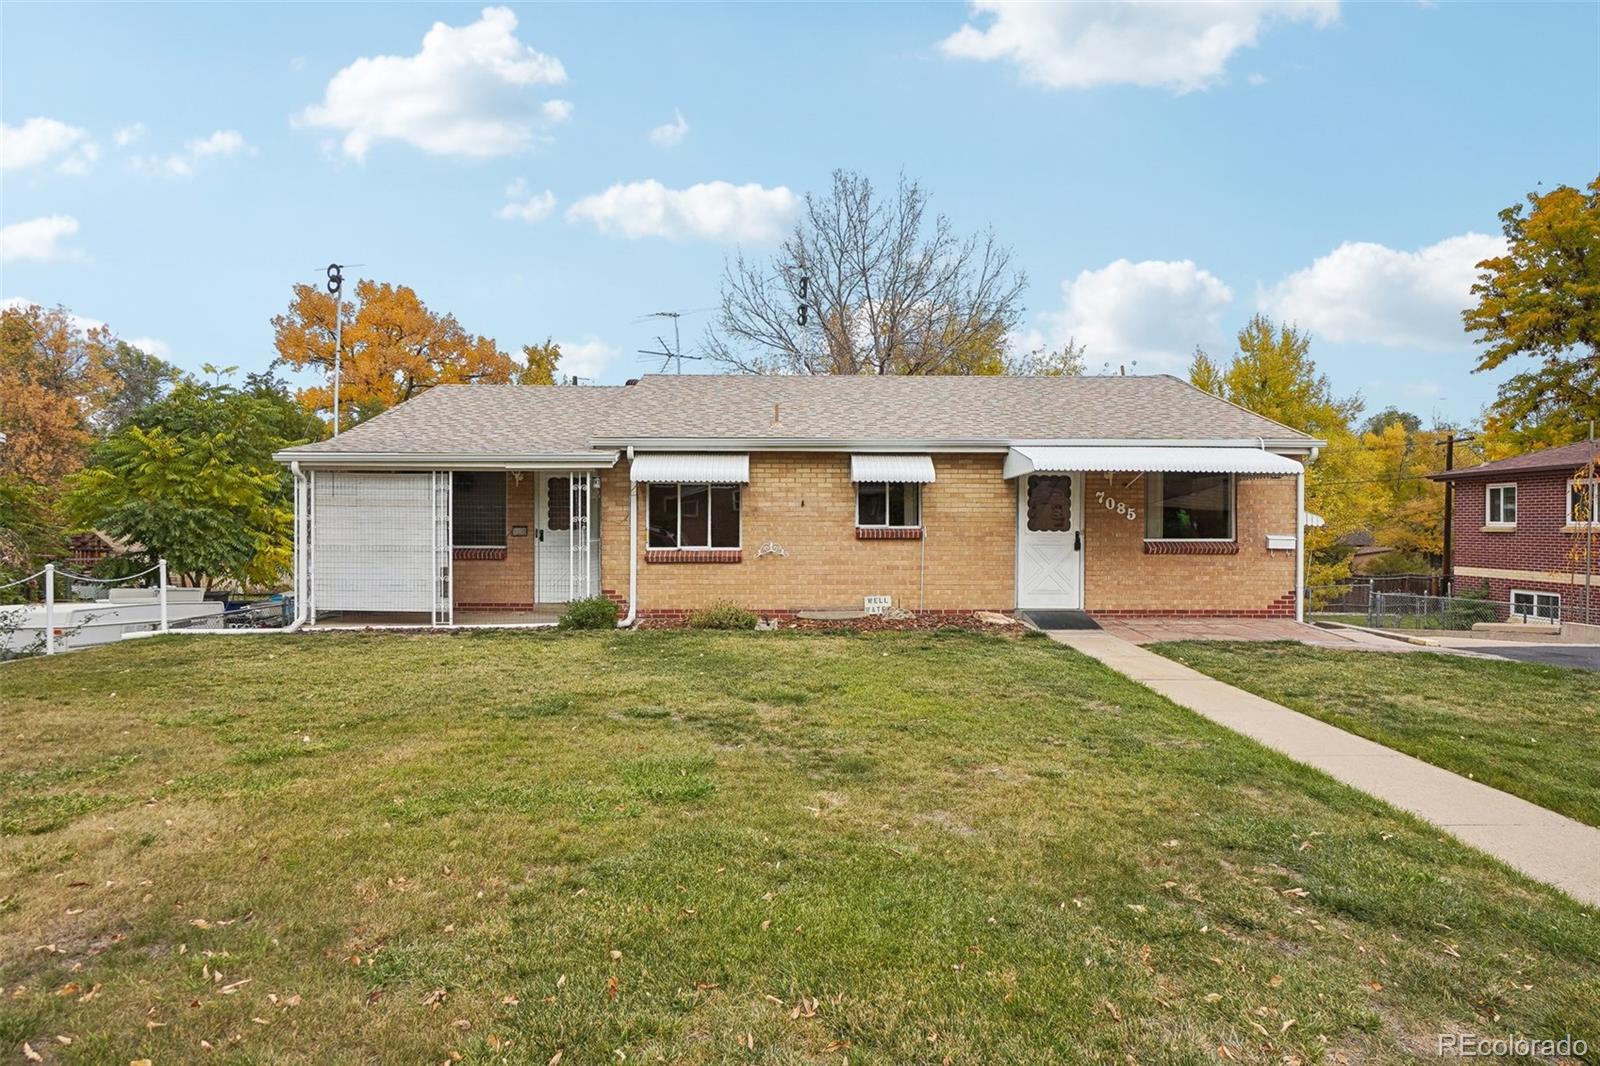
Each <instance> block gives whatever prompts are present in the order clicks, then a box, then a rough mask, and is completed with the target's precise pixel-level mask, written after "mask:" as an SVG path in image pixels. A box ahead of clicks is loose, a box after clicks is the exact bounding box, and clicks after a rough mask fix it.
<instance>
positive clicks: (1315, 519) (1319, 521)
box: [1304, 511, 1328, 529]
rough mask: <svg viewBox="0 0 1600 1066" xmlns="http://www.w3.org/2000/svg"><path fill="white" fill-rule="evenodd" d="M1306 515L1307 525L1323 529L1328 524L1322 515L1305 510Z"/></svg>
mask: <svg viewBox="0 0 1600 1066" xmlns="http://www.w3.org/2000/svg"><path fill="white" fill-rule="evenodd" d="M1304 517H1305V523H1306V525H1307V526H1309V527H1310V528H1312V529H1321V528H1322V527H1323V526H1325V525H1327V524H1328V523H1327V522H1326V521H1325V520H1324V519H1323V517H1322V516H1321V515H1319V514H1312V513H1311V512H1310V511H1306V512H1304Z"/></svg>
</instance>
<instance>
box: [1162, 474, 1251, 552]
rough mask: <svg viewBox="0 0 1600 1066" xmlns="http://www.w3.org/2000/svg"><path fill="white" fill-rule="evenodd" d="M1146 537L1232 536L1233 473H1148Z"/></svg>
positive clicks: (1199, 538)
mask: <svg viewBox="0 0 1600 1066" xmlns="http://www.w3.org/2000/svg"><path fill="white" fill-rule="evenodd" d="M1144 538H1145V540H1232V539H1233V475H1232V474H1179V473H1152V474H1146V475H1145V512H1144Z"/></svg>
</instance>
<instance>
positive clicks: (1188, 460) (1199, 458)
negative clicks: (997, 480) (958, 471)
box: [1005, 445, 1302, 477]
mask: <svg viewBox="0 0 1600 1066" xmlns="http://www.w3.org/2000/svg"><path fill="white" fill-rule="evenodd" d="M1301 469H1302V468H1301V466H1300V464H1299V463H1297V462H1295V461H1294V460H1293V459H1290V458H1289V457H1287V456H1284V455H1278V454H1277V453H1276V452H1269V451H1265V450H1263V449H1261V448H1194V447H1177V448H1170V447H1160V446H1156V445H1121V446H1119V445H1101V446H1091V445H1082V446H1078V445H1065V446H1048V447H1047V446H1040V447H1017V448H1012V449H1011V451H1010V453H1008V454H1007V455H1006V465H1005V476H1006V477H1020V476H1022V475H1023V474H1031V473H1033V472H1034V471H1043V472H1045V473H1066V472H1071V471H1079V470H1082V471H1086V472H1089V473H1130V474H1132V473H1158V472H1159V473H1172V474H1298V473H1300V471H1301Z"/></svg>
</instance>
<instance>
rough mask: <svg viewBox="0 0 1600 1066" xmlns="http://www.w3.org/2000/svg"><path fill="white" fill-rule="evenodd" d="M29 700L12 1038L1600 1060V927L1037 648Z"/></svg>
mask: <svg viewBox="0 0 1600 1066" xmlns="http://www.w3.org/2000/svg"><path fill="white" fill-rule="evenodd" d="M3 683H4V685H5V690H4V694H3V698H4V707H5V709H4V716H3V719H4V728H5V735H4V740H3V745H0V787H3V791H0V818H3V819H4V821H3V822H0V824H3V826H4V830H3V832H4V835H3V837H0V985H3V986H4V996H3V998H0V1047H4V1048H6V1049H7V1051H8V1053H15V1052H16V1051H17V1050H19V1049H20V1048H21V1046H22V1044H23V1042H27V1043H28V1044H29V1045H30V1046H31V1047H32V1048H33V1049H35V1051H36V1052H37V1053H39V1054H41V1055H43V1056H45V1057H46V1058H47V1059H49V1060H52V1061H62V1062H108V1061H109V1062H126V1061H129V1060H132V1059H137V1058H150V1059H152V1060H153V1061H154V1062H157V1063H163V1062H174V1061H191V1060H194V1059H195V1058H196V1057H198V1056H199V1055H201V1054H202V1053H204V1052H205V1049H206V1047H207V1046H209V1047H210V1048H211V1049H212V1050H214V1051H217V1052H220V1053H225V1057H227V1058H230V1059H232V1060H235V1061H249V1062H289V1061H306V1060H316V1061H319V1062H372V1061H405V1062H439V1061H444V1060H445V1059H446V1058H447V1057H449V1056H451V1055H459V1056H461V1057H462V1061H468V1062H472V1061H483V1062H489V1061H500V1060H501V1058H502V1057H506V1058H507V1059H508V1060H509V1061H518V1062H536V1063H544V1062H547V1061H548V1060H549V1059H550V1058H551V1057H552V1056H553V1055H554V1054H555V1053H556V1052H557V1051H560V1052H562V1055H563V1059H562V1061H563V1062H568V1063H570V1062H604V1061H611V1062H615V1061H619V1060H618V1059H617V1058H616V1054H617V1052H618V1051H620V1052H621V1053H622V1054H623V1055H625V1056H626V1061H629V1062H638V1061H658V1060H664V1061H672V1062H724V1061H740V1062H743V1061H762V1062H774V1063H783V1062H812V1061H816V1062H838V1061H840V1057H841V1056H842V1055H847V1056H848V1057H849V1059H850V1060H851V1061H852V1062H885V1063H899V1062H942V1061H945V1060H946V1059H947V1058H948V1059H949V1060H950V1061H952V1062H984V1061H994V1062H1002V1061H1004V1062H1015V1061H1052V1060H1054V1061H1070V1062H1078V1061H1084V1060H1100V1061H1106V1062H1112V1061H1115V1062H1122V1061H1125V1058H1126V1057H1127V1056H1133V1057H1135V1058H1137V1059H1139V1060H1141V1061H1163V1062H1197V1063H1198V1062H1208V1063H1209V1062H1215V1061H1217V1060H1218V1056H1219V1054H1220V1055H1224V1056H1226V1057H1231V1058H1232V1059H1233V1060H1235V1061H1241V1062H1273V1063H1282V1062H1285V1061H1294V1060H1298V1061H1303V1062H1312V1061H1318V1060H1319V1059H1327V1058H1331V1056H1332V1055H1333V1054H1334V1052H1335V1051H1336V1050H1340V1049H1349V1051H1358V1052H1359V1055H1360V1057H1365V1058H1368V1059H1376V1060H1387V1059H1395V1060H1399V1059H1403V1058H1404V1057H1406V1056H1407V1055H1408V1054H1411V1053H1412V1052H1413V1050H1414V1049H1413V1045H1414V1042H1415V1040H1416V1039H1418V1036H1417V1034H1419V1033H1420V1034H1427V1033H1430V1032H1434V1031H1443V1030H1444V1029H1446V1028H1450V1027H1465V1028H1469V1029H1473V1030H1475V1031H1479V1032H1484V1033H1504V1032H1518V1033H1524V1034H1529V1035H1539V1036H1543V1035H1550V1034H1556V1035H1559V1034H1560V1033H1563V1032H1572V1033H1573V1034H1574V1035H1580V1036H1583V1037H1585V1038H1586V1039H1588V1040H1589V1041H1590V1043H1591V1046H1597V1045H1600V1008H1597V1006H1596V1005H1597V1004H1600V978H1597V976H1596V969H1595V966H1594V960H1595V958H1597V957H1600V915H1597V914H1596V912H1595V911H1593V910H1589V909H1585V908H1582V907H1580V906H1579V905H1577V904H1575V903H1573V902H1572V901H1570V900H1568V899H1566V898H1564V897H1561V896H1560V895H1558V894H1557V893H1555V892H1554V891H1551V890H1548V889H1545V888H1543V887H1542V886H1539V885H1537V884H1534V883H1531V882H1528V881H1526V880H1524V879H1522V878H1520V877H1518V876H1517V875H1515V874H1513V873H1511V872H1510V871H1508V870H1506V869H1505V868H1503V867H1501V866H1499V865H1498V864H1496V863H1494V862H1492V861H1490V860H1488V859H1487V858H1485V857H1483V856H1481V855H1479V854H1477V853H1475V852H1472V851H1469V850H1468V849H1466V848H1464V847H1462V846H1460V845H1458V844H1456V843H1454V842H1453V841H1450V840H1448V839H1442V838H1441V835H1440V834H1439V833H1437V832H1436V831H1434V830H1432V829H1430V828H1429V827H1427V826H1425V825H1422V824H1420V823H1418V822H1416V821H1414V820H1412V819H1410V818H1408V817H1406V816H1404V815H1402V814H1400V813H1397V812H1395V811H1393V810H1391V809H1389V808H1387V807H1384V806H1383V805H1381V804H1379V803H1377V802H1375V801H1372V800H1370V799H1367V798H1366V797H1363V796H1361V795H1359V794H1357V793H1355V792H1352V791H1350V790H1348V789H1345V788H1343V787H1341V786H1339V785H1337V784H1336V783H1334V782H1332V781H1330V780H1328V779H1327V778H1325V777H1323V776H1321V775H1319V774H1316V773H1314V772H1312V771H1309V770H1306V769H1304V768H1301V767H1298V766H1296V765H1294V764H1292V763H1290V762H1288V761H1286V760H1284V759H1282V758H1279V757H1277V756H1275V755H1273V754H1271V753H1269V752H1266V751H1265V750H1263V749H1261V748H1259V747H1257V746H1255V745H1253V744H1251V743H1250V742H1248V741H1245V740H1243V739H1242V738H1239V737H1237V736H1235V735H1233V734H1231V733H1229V732H1227V731H1225V730H1222V729H1219V728H1217V727H1214V726H1212V725H1211V724H1210V723H1207V722H1205V721H1203V720H1201V719H1199V718H1198V717H1196V716H1193V715H1190V714H1188V713H1187V712H1184V711H1182V710H1180V709H1178V708H1176V707H1174V706H1173V705H1172V704H1170V703H1168V702H1166V701H1165V700H1162V699H1160V698H1159V697H1157V696H1155V695H1154V694H1152V693H1150V692H1149V691H1147V690H1145V689H1142V688H1140V687H1138V686H1136V685H1133V684H1132V683H1130V682H1127V681H1125V680H1124V679H1121V678H1119V677H1117V676H1116V675H1114V674H1112V673H1110V672H1108V671H1107V670H1105V669H1104V668H1102V667H1101V666H1099V665H1098V664H1097V663H1094V662H1092V661H1090V660H1088V659H1086V658H1084V657H1082V656H1079V655H1077V654H1075V653H1073V652H1071V651H1069V650H1067V649H1064V648H1061V647H1059V646H1056V645H1054V644H1052V643H1051V642H1049V641H1047V640H1044V639H1040V638H1033V639H1022V640H1001V639H994V638H987V637H983V636H978V635H973V634H967V633H905V634H875V635H854V636H851V635H805V634H793V633H750V634H704V633H686V632H655V633H594V634H571V635H554V634H551V635H539V636H530V635H526V634H510V633H483V634H474V635H459V636H415V637H409V636H398V635H382V636H376V635H373V636H367V635H349V636H345V635H339V636H333V635H309V636H305V637H298V638H293V637H291V638H282V639H279V638H266V639H260V640H243V639H241V640H222V639H210V640H208V639H204V638H187V639H184V638H172V639H164V640H147V641H139V642H134V643H129V644H126V645H121V646H116V647H108V648H101V649H93V650H88V651H84V652H78V653H74V654H72V655H68V656H62V657H59V658H57V659H54V660H48V661H45V660H40V661H33V662H28V663H25V664H22V665H20V666H12V667H7V668H6V670H5V673H4V677H3ZM58 1035H59V1036H65V1037H69V1038H70V1039H71V1040H72V1043H71V1044H62V1043H58V1042H57V1040H56V1037H57V1036H58ZM1222 1049H1225V1050H1222Z"/></svg>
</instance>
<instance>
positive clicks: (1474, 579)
mask: <svg viewBox="0 0 1600 1066" xmlns="http://www.w3.org/2000/svg"><path fill="white" fill-rule="evenodd" d="M1597 454H1600V445H1597V444H1595V443H1593V442H1590V441H1582V442H1580V443H1578V444H1569V445H1567V446H1566V447H1564V448H1547V449H1545V450H1543V451H1537V452H1529V453H1528V454H1527V455H1518V456H1515V457H1513V458H1510V459H1501V460H1500V461H1498V462H1494V463H1484V464H1483V465H1481V466H1471V467H1466V468H1464V469H1461V470H1451V471H1448V472H1445V473H1441V474H1434V475H1432V476H1433V477H1434V478H1435V479H1436V480H1439V481H1446V482H1449V483H1450V484H1451V485H1452V486H1453V491H1454V503H1453V510H1452V515H1451V522H1450V533H1451V539H1452V540H1453V541H1454V547H1453V549H1452V552H1451V555H1452V559H1451V573H1450V574H1449V575H1448V577H1449V578H1450V587H1451V588H1452V590H1454V591H1456V592H1462V591H1466V590H1476V589H1486V590H1487V591H1488V593H1489V598H1490V599H1491V600H1495V601H1497V602H1500V603H1506V604H1509V605H1510V614H1511V616H1512V618H1513V619H1514V620H1516V619H1520V620H1525V621H1536V620H1546V621H1556V620H1565V621H1567V622H1578V623H1585V624H1590V625H1595V624H1600V559H1597V558H1596V556H1597V554H1600V515H1595V514H1594V512H1593V508H1594V501H1595V499H1596V497H1597V493H1596V491H1595V481H1594V471H1595V463H1596V455H1597ZM1585 472H1587V476H1585ZM1591 518H1593V519H1594V521H1593V524H1591V521H1590V520H1591Z"/></svg>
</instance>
